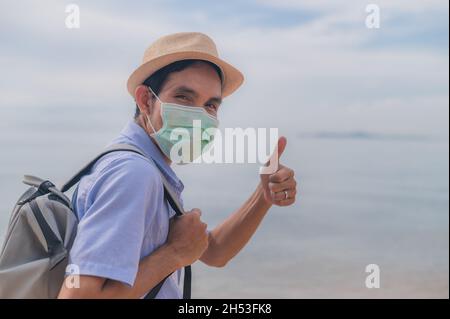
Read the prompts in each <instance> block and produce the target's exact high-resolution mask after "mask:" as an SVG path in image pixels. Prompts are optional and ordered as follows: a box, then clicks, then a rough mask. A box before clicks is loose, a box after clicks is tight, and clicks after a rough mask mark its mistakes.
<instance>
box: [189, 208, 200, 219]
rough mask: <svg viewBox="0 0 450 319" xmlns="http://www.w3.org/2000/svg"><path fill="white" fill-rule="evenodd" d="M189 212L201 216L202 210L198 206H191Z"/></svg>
mask: <svg viewBox="0 0 450 319" xmlns="http://www.w3.org/2000/svg"><path fill="white" fill-rule="evenodd" d="M189 213H190V214H193V215H197V216H198V217H200V216H202V211H201V210H200V209H199V208H193V209H191V211H190V212H189Z"/></svg>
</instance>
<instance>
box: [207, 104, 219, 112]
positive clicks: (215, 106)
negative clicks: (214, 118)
mask: <svg viewBox="0 0 450 319" xmlns="http://www.w3.org/2000/svg"><path fill="white" fill-rule="evenodd" d="M206 107H207V108H209V109H211V110H214V111H217V105H215V104H207V105H206Z"/></svg>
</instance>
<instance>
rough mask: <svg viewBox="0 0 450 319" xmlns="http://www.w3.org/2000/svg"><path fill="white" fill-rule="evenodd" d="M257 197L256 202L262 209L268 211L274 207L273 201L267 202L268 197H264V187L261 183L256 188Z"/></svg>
mask: <svg viewBox="0 0 450 319" xmlns="http://www.w3.org/2000/svg"><path fill="white" fill-rule="evenodd" d="M255 196H256V202H257V203H258V205H260V206H261V207H262V208H264V209H267V210H268V209H269V208H270V207H272V201H269V200H267V199H266V196H264V187H263V185H262V183H261V182H259V183H258V186H257V187H256V191H255Z"/></svg>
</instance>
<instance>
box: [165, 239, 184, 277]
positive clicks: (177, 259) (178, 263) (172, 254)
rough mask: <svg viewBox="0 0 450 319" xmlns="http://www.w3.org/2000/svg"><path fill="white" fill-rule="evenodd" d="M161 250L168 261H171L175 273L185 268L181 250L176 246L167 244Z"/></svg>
mask: <svg viewBox="0 0 450 319" xmlns="http://www.w3.org/2000/svg"><path fill="white" fill-rule="evenodd" d="M161 250H163V251H164V253H165V255H166V256H167V257H168V259H169V260H171V264H172V265H173V268H174V269H173V270H174V271H175V270H177V269H180V268H182V267H183V266H184V265H183V261H182V258H181V256H180V253H179V250H178V249H177V248H176V246H175V245H174V244H172V243H166V244H164V245H163V246H161Z"/></svg>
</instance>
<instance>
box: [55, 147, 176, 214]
mask: <svg viewBox="0 0 450 319" xmlns="http://www.w3.org/2000/svg"><path fill="white" fill-rule="evenodd" d="M117 151H129V152H134V153H137V154H139V155H142V156H144V157H145V158H147V159H148V160H150V162H151V163H152V164H153V165H155V166H156V164H155V162H154V161H153V159H152V158H150V157H148V156H147V155H146V154H145V153H144V152H143V151H142V150H140V149H139V148H137V147H135V146H133V145H129V144H114V145H111V146H110V147H108V148H106V149H105V150H103V152H101V153H99V154H98V155H97V156H96V157H94V159H92V160H91V161H90V162H89V163H87V164H86V165H85V166H84V167H83V168H82V169H80V170H79V171H78V172H77V173H76V174H75V175H74V176H73V177H72V178H71V179H70V180H69V181H68V182H66V183H65V184H64V185H63V186H62V188H61V192H63V193H64V192H67V191H68V190H69V189H71V188H72V187H73V186H74V185H75V184H76V183H78V182H79V181H80V179H81V178H82V177H83V176H84V175H87V174H89V172H90V171H91V169H92V167H93V166H94V165H95V163H96V162H97V161H98V160H99V159H100V158H102V157H103V156H105V155H107V154H109V153H112V152H117ZM156 168H157V169H158V171H159V168H158V167H157V166H156ZM159 175H160V176H161V180H162V183H163V186H164V193H165V195H166V198H167V200H168V201H169V204H170V206H171V207H172V208H173V209H174V210H175V212H176V214H177V215H182V214H183V207H182V206H181V204H180V203H179V201H178V199H177V196H176V195H175V193H174V191H173V190H172V187H171V186H170V184H169V182H168V181H167V179H166V178H165V177H164V175H163V174H159Z"/></svg>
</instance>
